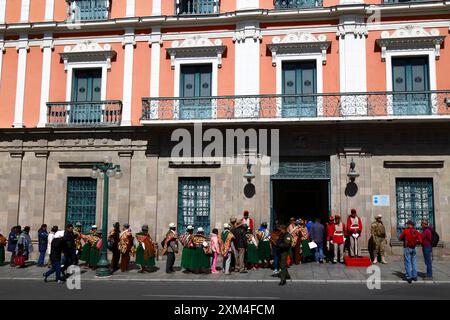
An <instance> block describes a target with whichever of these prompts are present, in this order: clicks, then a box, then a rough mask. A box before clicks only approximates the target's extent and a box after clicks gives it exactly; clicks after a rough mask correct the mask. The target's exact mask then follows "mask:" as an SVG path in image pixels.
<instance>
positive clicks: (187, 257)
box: [180, 225, 195, 272]
mask: <svg viewBox="0 0 450 320" xmlns="http://www.w3.org/2000/svg"><path fill="white" fill-rule="evenodd" d="M193 233H194V227H193V226H191V225H189V226H187V227H186V232H185V233H183V234H182V235H181V238H180V242H181V245H182V246H183V251H182V252H181V267H182V268H184V269H185V271H183V272H192V255H193V252H194V250H195V248H194V245H193V243H192V238H193V236H194V235H193Z"/></svg>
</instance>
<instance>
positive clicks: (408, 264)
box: [403, 248, 417, 280]
mask: <svg viewBox="0 0 450 320" xmlns="http://www.w3.org/2000/svg"><path fill="white" fill-rule="evenodd" d="M403 252H404V255H405V270H406V279H408V280H409V279H413V278H417V261H416V249H415V248H414V249H411V248H404V249H403Z"/></svg>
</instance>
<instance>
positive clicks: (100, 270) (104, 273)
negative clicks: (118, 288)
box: [95, 257, 112, 277]
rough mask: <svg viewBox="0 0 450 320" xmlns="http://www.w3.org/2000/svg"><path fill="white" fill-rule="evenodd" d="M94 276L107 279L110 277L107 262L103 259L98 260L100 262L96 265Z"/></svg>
mask: <svg viewBox="0 0 450 320" xmlns="http://www.w3.org/2000/svg"><path fill="white" fill-rule="evenodd" d="M95 275H96V276H97V277H109V276H111V275H112V273H111V270H110V269H109V263H108V260H106V259H104V258H103V257H102V258H101V259H100V261H99V262H98V264H97V270H96V271H95Z"/></svg>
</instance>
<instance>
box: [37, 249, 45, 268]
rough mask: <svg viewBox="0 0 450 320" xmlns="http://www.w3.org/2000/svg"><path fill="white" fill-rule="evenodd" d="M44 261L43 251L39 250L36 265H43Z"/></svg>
mask: <svg viewBox="0 0 450 320" xmlns="http://www.w3.org/2000/svg"><path fill="white" fill-rule="evenodd" d="M44 262H45V251H44V252H39V259H38V262H37V265H38V266H43V265H44Z"/></svg>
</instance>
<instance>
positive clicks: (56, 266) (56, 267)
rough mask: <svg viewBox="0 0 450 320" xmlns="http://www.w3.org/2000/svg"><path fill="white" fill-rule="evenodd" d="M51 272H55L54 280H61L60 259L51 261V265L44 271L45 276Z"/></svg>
mask: <svg viewBox="0 0 450 320" xmlns="http://www.w3.org/2000/svg"><path fill="white" fill-rule="evenodd" d="M53 273H56V281H58V280H61V262H60V261H56V262H52V267H51V268H50V269H49V270H48V271H47V272H46V273H45V277H48V276H50V275H51V274H53Z"/></svg>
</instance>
